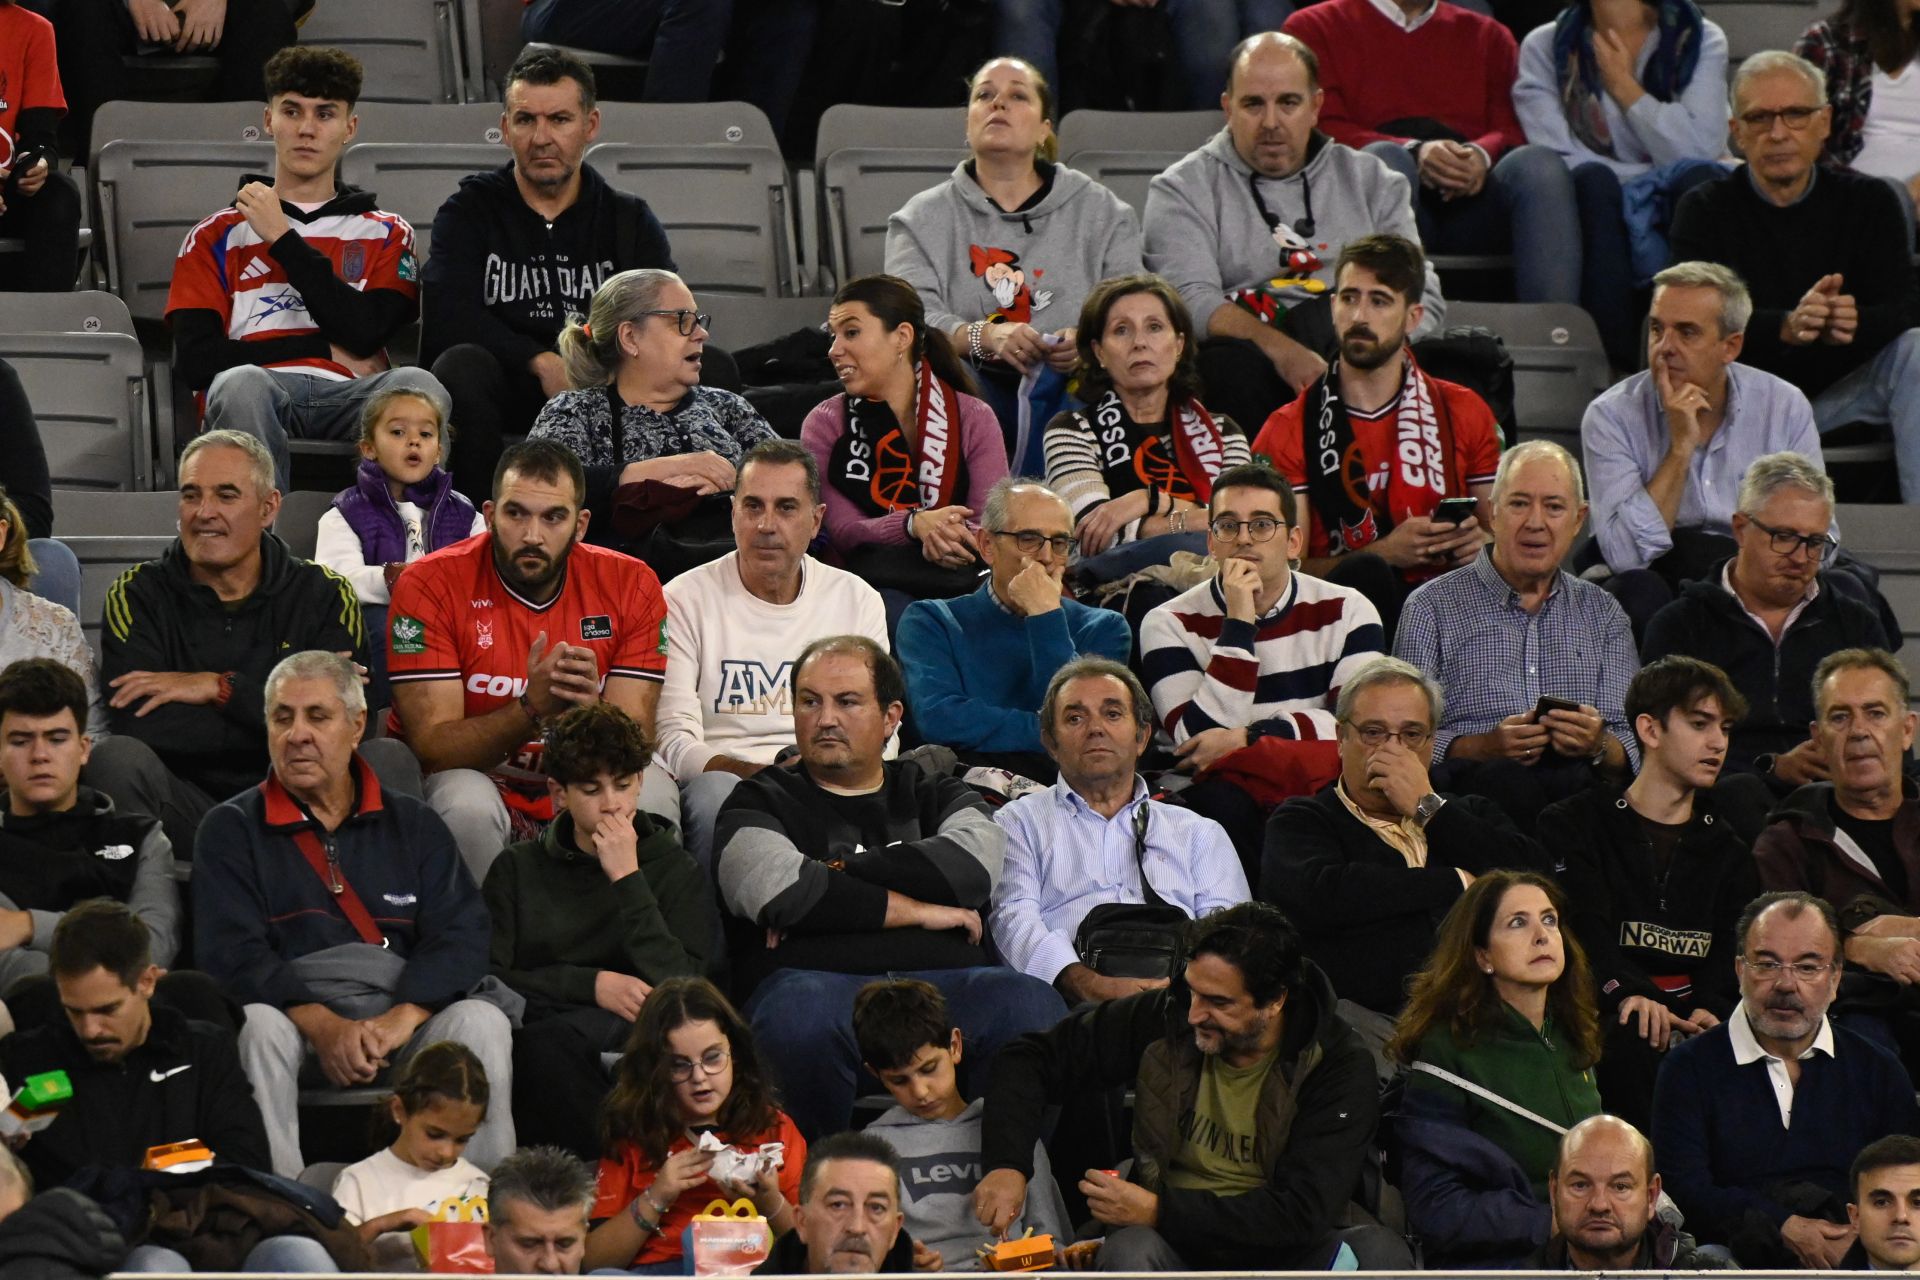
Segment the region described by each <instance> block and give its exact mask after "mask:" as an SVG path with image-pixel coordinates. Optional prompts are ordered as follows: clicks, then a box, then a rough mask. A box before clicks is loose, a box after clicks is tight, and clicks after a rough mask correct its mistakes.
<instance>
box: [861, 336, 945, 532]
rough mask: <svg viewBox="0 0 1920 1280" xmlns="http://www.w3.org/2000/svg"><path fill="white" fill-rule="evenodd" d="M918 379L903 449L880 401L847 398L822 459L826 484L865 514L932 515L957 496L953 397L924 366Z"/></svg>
mask: <svg viewBox="0 0 1920 1280" xmlns="http://www.w3.org/2000/svg"><path fill="white" fill-rule="evenodd" d="M918 377H919V394H918V395H917V396H915V398H914V426H915V428H916V429H915V431H914V440H913V443H912V444H911V445H909V444H908V441H907V437H906V433H905V432H904V431H902V430H901V427H900V423H899V421H898V420H897V419H896V418H895V417H894V416H893V413H892V411H891V410H890V409H888V408H887V404H886V402H885V401H884V400H865V399H858V398H856V397H854V396H851V395H849V396H848V397H847V429H846V430H845V431H843V432H841V434H840V438H839V439H838V440H836V441H834V442H833V450H832V452H830V453H829V454H828V455H827V483H828V484H830V485H832V486H833V487H834V488H835V489H836V490H838V491H839V492H840V493H842V494H844V495H845V496H846V498H847V499H848V500H849V501H850V502H852V503H853V505H854V506H855V507H857V508H859V510H860V511H861V512H862V513H863V514H865V515H867V516H883V515H887V514H889V513H891V512H895V511H912V510H920V511H933V510H936V509H937V508H940V507H947V506H952V505H953V503H954V502H955V501H956V496H955V495H957V494H961V493H964V492H965V489H966V481H967V455H966V450H965V449H964V448H962V447H961V441H960V397H959V395H958V394H957V393H956V392H955V391H954V389H953V388H952V387H950V386H948V385H947V384H946V383H944V382H942V381H941V380H940V379H938V378H936V377H934V376H933V370H932V368H931V367H929V364H928V362H927V361H925V360H922V361H921V362H920V368H919V374H918Z"/></svg>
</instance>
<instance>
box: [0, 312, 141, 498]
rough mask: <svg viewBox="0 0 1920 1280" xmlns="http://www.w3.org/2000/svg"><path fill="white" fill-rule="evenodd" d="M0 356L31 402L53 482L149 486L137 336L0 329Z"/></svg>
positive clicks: (77, 485)
mask: <svg viewBox="0 0 1920 1280" xmlns="http://www.w3.org/2000/svg"><path fill="white" fill-rule="evenodd" d="M0 359H5V360H7V361H8V362H10V363H11V364H12V365H13V368H14V372H16V373H17V374H19V375H20V384H21V386H22V387H23V388H25V390H26V393H27V399H28V401H29V402H30V403H31V404H32V405H33V414H34V419H35V421H36V422H37V423H38V425H39V428H40V439H41V443H42V444H43V445H44V446H45V448H46V451H47V469H48V471H49V472H50V473H51V474H52V477H53V483H54V484H56V485H62V486H67V487H72V488H88V489H144V488H146V487H147V486H148V485H149V484H150V483H151V481H152V477H153V419H152V415H151V410H150V408H149V406H148V402H147V377H146V366H145V363H144V360H143V357H142V355H141V351H140V340H139V339H138V338H135V337H132V336H130V335H128V334H125V333H106V332H94V333H88V332H77V333H20V332H15V331H12V330H8V331H5V332H0ZM102 505H111V504H102Z"/></svg>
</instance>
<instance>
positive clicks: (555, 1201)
mask: <svg viewBox="0 0 1920 1280" xmlns="http://www.w3.org/2000/svg"><path fill="white" fill-rule="evenodd" d="M597 1194H598V1190H597V1188H596V1186H595V1179H594V1171H593V1169H592V1167H591V1166H589V1165H588V1164H587V1162H586V1161H584V1160H582V1159H581V1158H580V1157H579V1156H576V1155H575V1154H573V1152H571V1151H562V1150H561V1149H560V1148H559V1147H521V1148H520V1149H519V1150H518V1151H515V1152H514V1153H513V1154H512V1155H510V1156H508V1157H507V1158H506V1159H504V1160H502V1161H501V1162H500V1163H499V1164H497V1165H495V1166H494V1167H493V1177H492V1180H491V1181H490V1182H489V1184H488V1186H487V1215H488V1217H490V1218H492V1219H493V1221H494V1222H495V1223H498V1222H499V1221H500V1220H501V1219H503V1218H505V1217H507V1216H508V1214H507V1210H506V1205H507V1201H509V1200H518V1201H519V1202H520V1203H521V1204H524V1205H529V1206H531V1207H532V1208H535V1209H538V1210H539V1211H540V1212H542V1213H558V1212H559V1211H560V1210H562V1209H578V1210H579V1211H580V1216H581V1217H582V1218H585V1217H586V1216H587V1214H588V1213H590V1212H591V1211H592V1209H593V1202H594V1199H595V1197H596V1196H597Z"/></svg>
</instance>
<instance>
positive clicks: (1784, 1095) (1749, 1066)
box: [1653, 892, 1920, 1270]
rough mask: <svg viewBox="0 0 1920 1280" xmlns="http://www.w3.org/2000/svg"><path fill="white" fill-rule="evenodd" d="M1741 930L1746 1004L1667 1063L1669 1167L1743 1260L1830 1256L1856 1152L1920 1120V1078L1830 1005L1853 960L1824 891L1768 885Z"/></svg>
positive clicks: (1658, 1121)
mask: <svg viewBox="0 0 1920 1280" xmlns="http://www.w3.org/2000/svg"><path fill="white" fill-rule="evenodd" d="M1735 936H1736V937H1738V938H1739V939H1740V943H1741V949H1740V955H1739V956H1738V957H1737V958H1736V960H1735V965H1736V969H1737V971H1738V973H1739V975H1740V1003H1739V1005H1738V1006H1736V1007H1735V1008H1734V1010H1733V1012H1732V1013H1731V1014H1729V1015H1728V1016H1727V1020H1726V1021H1725V1022H1723V1023H1721V1024H1720V1025H1719V1026H1717V1027H1715V1028H1713V1029H1712V1030H1711V1031H1707V1032H1704V1033H1702V1034H1701V1035H1698V1036H1694V1037H1693V1038H1691V1039H1689V1040H1687V1041H1686V1042H1685V1043H1684V1044H1681V1045H1680V1046H1678V1047H1677V1048H1674V1049H1672V1050H1669V1051H1668V1053H1667V1060H1666V1062H1665V1063H1664V1064H1662V1066H1661V1068H1660V1083H1659V1085H1658V1087H1657V1089H1656V1091H1655V1094H1654V1100H1653V1140H1654V1149H1655V1151H1656V1152H1657V1153H1658V1164H1659V1167H1660V1176H1661V1178H1662V1180H1663V1181H1664V1182H1665V1184H1666V1189H1667V1192H1668V1194H1669V1195H1671V1196H1672V1197H1673V1198H1674V1200H1675V1202H1677V1203H1678V1204H1679V1206H1680V1210H1681V1212H1683V1213H1684V1214H1686V1218H1687V1225H1688V1226H1690V1227H1692V1228H1693V1229H1694V1232H1695V1234H1697V1235H1698V1236H1699V1237H1700V1239H1701V1240H1702V1241H1704V1242H1707V1243H1711V1244H1723V1245H1727V1246H1728V1247H1730V1248H1731V1249H1732V1251H1733V1255H1734V1257H1735V1258H1737V1259H1738V1260H1739V1261H1740V1263H1741V1265H1742V1266H1746V1267H1751V1268H1756V1269H1760V1270H1774V1269H1797V1268H1802V1267H1804V1268H1808V1269H1814V1270H1831V1269H1834V1268H1836V1267H1838V1266H1840V1262H1841V1259H1842V1258H1844V1257H1845V1256H1846V1253H1847V1250H1848V1249H1849V1248H1851V1247H1852V1245H1853V1241H1854V1230H1853V1228H1852V1227H1851V1226H1850V1225H1848V1222H1847V1215H1846V1205H1847V1201H1848V1199H1849V1198H1850V1197H1851V1195H1852V1192H1853V1188H1852V1187H1851V1186H1850V1185H1849V1183H1848V1181H1847V1171H1848V1169H1849V1168H1850V1167H1851V1166H1852V1164H1853V1160H1854V1157H1855V1156H1856V1155H1858V1154H1859V1152H1860V1149H1861V1148H1862V1147H1864V1146H1866V1145H1867V1143H1869V1142H1871V1141H1873V1140H1874V1139H1876V1138H1879V1137H1881V1136H1883V1135H1885V1134H1888V1133H1915V1132H1920V1108H1917V1107H1915V1105H1914V1099H1913V1082H1912V1080H1910V1079H1909V1078H1908V1076H1907V1073H1906V1071H1905V1070H1904V1069H1903V1068H1902V1067H1901V1066H1900V1063H1899V1061H1898V1060H1897V1059H1896V1058H1895V1057H1894V1056H1893V1055H1892V1054H1891V1053H1889V1052H1887V1051H1886V1050H1885V1049H1882V1048H1881V1047H1880V1046H1879V1045H1877V1044H1875V1043H1873V1042H1872V1041H1870V1040H1868V1039H1866V1038H1865V1037H1863V1036H1860V1035H1858V1034H1856V1033H1855V1032H1853V1031H1850V1030H1848V1029H1847V1028H1845V1027H1841V1026H1836V1025H1835V1024H1834V1023H1833V1022H1832V1021H1830V1020H1829V1019H1828V1017H1827V1006H1828V1005H1830V1004H1832V1003H1833V997H1834V993H1835V992H1836V991H1837V990H1838V989H1839V986H1840V971H1841V969H1842V967H1843V965H1842V961H1841V957H1840V922H1839V919H1838V917H1836V916H1835V915H1834V911H1833V908H1832V907H1831V906H1829V905H1828V904H1827V902H1826V901H1825V900H1823V899H1821V898H1816V897H1814V896H1813V895H1812V894H1809V893H1800V892H1793V893H1766V894H1762V895H1761V896H1759V897H1758V898H1755V899H1754V900H1753V901H1752V902H1751V903H1749V904H1748V906H1747V909H1746V911H1745V912H1744V913H1743V914H1742V915H1741V917H1740V921H1739V924H1738V926H1737V928H1736V930H1735Z"/></svg>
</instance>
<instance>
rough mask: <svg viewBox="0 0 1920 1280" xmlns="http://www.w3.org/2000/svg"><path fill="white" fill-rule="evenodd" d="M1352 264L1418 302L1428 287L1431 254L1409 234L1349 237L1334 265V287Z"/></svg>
mask: <svg viewBox="0 0 1920 1280" xmlns="http://www.w3.org/2000/svg"><path fill="white" fill-rule="evenodd" d="M1348 267H1361V268H1363V269H1365V270H1367V271H1371V272H1372V273H1373V275H1374V278H1375V279H1376V280H1378V281H1379V282H1380V283H1381V284H1383V285H1385V286H1387V288H1389V289H1391V290H1393V291H1394V292H1395V293H1397V294H1399V295H1400V296H1401V297H1403V298H1405V299H1406V300H1407V301H1408V302H1418V301H1420V298H1421V296H1422V295H1423V294H1424V293H1425V292H1426V289H1427V255H1426V254H1424V253H1422V252H1420V246H1419V245H1418V244H1415V243H1414V242H1413V241H1411V240H1409V239H1407V238H1406V237H1405V236H1396V235H1391V234H1389V233H1387V232H1384V231H1382V232H1378V233H1376V234H1374V235H1370V236H1361V237H1360V238H1359V239H1357V240H1349V241H1347V243H1346V245H1345V246H1344V247H1343V248H1342V249H1341V250H1340V257H1339V258H1338V259H1337V260H1336V261H1335V262H1334V264H1333V287H1334V289H1335V291H1336V292H1337V291H1338V290H1339V288H1340V273H1341V272H1343V271H1345V270H1346V269H1347V268H1348Z"/></svg>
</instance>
